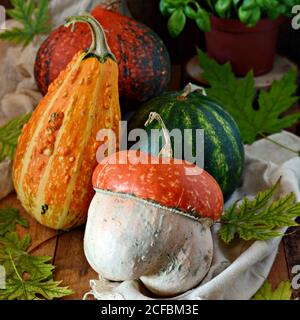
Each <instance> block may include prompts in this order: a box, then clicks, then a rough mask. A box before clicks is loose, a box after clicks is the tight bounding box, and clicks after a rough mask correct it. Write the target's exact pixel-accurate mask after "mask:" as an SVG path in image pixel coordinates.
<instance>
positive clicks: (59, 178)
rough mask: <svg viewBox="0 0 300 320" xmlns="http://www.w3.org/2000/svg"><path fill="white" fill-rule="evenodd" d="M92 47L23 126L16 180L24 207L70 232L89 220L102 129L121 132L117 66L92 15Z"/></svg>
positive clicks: (85, 19) (45, 222) (87, 19)
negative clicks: (99, 132) (92, 180)
mask: <svg viewBox="0 0 300 320" xmlns="http://www.w3.org/2000/svg"><path fill="white" fill-rule="evenodd" d="M78 21H80V22H86V23H88V25H89V27H90V28H91V30H92V34H93V44H92V46H91V48H90V49H89V50H88V51H80V52H78V53H77V54H76V55H75V56H74V58H73V60H72V61H71V62H70V63H69V65H68V66H67V68H66V69H65V70H64V71H63V72H61V73H60V75H59V76H58V78H57V79H56V80H55V81H54V82H53V83H52V84H51V86H50V88H49V91H48V94H47V95H46V96H45V97H44V98H43V99H42V101H41V102H40V104H39V105H38V107H37V108H36V110H35V111H34V112H33V114H32V117H31V119H30V120H29V122H28V123H27V124H26V125H25V126H24V127H23V131H22V134H21V136H20V139H19V143H18V146H17V150H16V154H15V157H14V162H13V182H14V186H15V189H16V192H17V195H18V198H19V200H20V201H21V203H22V205H23V207H24V208H25V209H26V211H27V212H28V213H30V214H31V215H32V216H33V217H34V218H35V219H36V220H37V221H39V222H40V223H41V224H43V225H45V226H48V227H51V228H54V229H69V228H72V227H76V226H78V225H80V224H82V223H84V222H85V220H86V216H87V210H88V206H89V203H90V201H91V199H92V197H93V195H94V191H93V188H92V186H91V183H90V181H91V177H92V173H93V170H94V168H95V167H96V166H97V160H96V151H97V149H98V147H99V145H100V142H98V141H96V135H97V132H98V131H99V130H100V129H102V128H111V129H113V130H114V131H115V132H116V133H117V132H118V130H119V120H120V106H119V98H118V65H117V63H116V61H115V58H114V56H113V55H112V53H111V51H110V49H109V47H108V45H107V43H106V39H105V35H104V32H103V30H102V28H101V26H100V25H99V23H98V22H97V20H95V19H94V18H92V17H91V16H89V15H84V16H79V17H71V18H70V19H69V22H68V24H67V25H69V24H71V23H75V22H78Z"/></svg>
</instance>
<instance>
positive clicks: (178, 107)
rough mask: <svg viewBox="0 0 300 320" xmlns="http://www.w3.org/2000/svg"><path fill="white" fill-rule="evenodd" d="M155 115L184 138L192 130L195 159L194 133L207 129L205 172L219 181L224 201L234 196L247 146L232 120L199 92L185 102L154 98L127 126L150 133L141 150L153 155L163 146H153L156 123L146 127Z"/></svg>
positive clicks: (176, 97) (176, 96)
mask: <svg viewBox="0 0 300 320" xmlns="http://www.w3.org/2000/svg"><path fill="white" fill-rule="evenodd" d="M152 111H155V112H157V113H158V114H159V115H160V116H161V118H162V119H163V121H164V123H165V125H166V127H167V129H168V130H169V131H172V130H173V129H175V128H178V129H180V130H181V131H182V136H183V132H184V129H193V130H192V133H190V134H189V139H188V141H190V144H191V146H190V148H192V150H193V152H192V155H193V156H195V155H196V150H195V148H196V141H195V137H196V131H195V130H196V129H204V169H205V170H206V171H207V172H209V173H210V174H211V175H212V176H213V177H214V178H215V179H216V180H217V181H218V183H219V185H220V187H221V189H222V191H223V194H224V196H225V198H227V197H228V196H229V195H231V194H232V192H233V191H234V190H235V189H236V188H237V186H238V185H239V183H240V179H241V175H242V171H243V166H244V146H243V143H242V139H241V136H240V132H239V129H238V127H237V124H236V123H235V121H234V120H233V119H232V117H231V116H230V115H229V114H228V113H227V112H226V111H225V110H224V109H223V108H222V107H220V106H219V105H218V104H217V103H216V102H215V101H213V100H212V99H210V98H208V97H206V96H204V95H202V94H201V93H200V92H193V93H190V94H189V95H188V96H187V97H185V98H182V92H171V93H167V94H164V95H162V96H160V97H157V98H154V99H152V100H151V101H149V102H147V103H146V104H144V105H143V106H142V107H141V108H140V109H139V110H138V111H137V112H136V113H135V114H134V115H133V117H132V118H131V120H130V121H129V125H128V130H132V129H136V128H143V129H145V130H146V131H147V135H148V141H141V142H140V147H141V150H143V151H148V152H150V153H152V154H153V155H157V153H158V150H159V149H160V148H161V145H160V146H159V147H158V146H156V147H155V146H153V145H151V143H150V142H151V138H150V136H151V129H159V128H160V126H159V124H158V123H156V122H153V123H152V124H151V125H150V126H148V127H145V126H144V124H145V122H146V120H147V119H148V117H149V113H150V112H152ZM173 142H174V141H172V143H173ZM185 143H186V141H185ZM172 147H173V148H174V145H173V146H172ZM182 154H184V153H182ZM182 157H183V156H182ZM185 160H189V159H185Z"/></svg>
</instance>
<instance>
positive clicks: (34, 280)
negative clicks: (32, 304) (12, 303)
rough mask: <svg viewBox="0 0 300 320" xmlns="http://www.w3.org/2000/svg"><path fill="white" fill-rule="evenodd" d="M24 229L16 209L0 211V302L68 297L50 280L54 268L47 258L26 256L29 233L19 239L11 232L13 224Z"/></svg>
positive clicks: (55, 282) (56, 282) (65, 292)
mask: <svg viewBox="0 0 300 320" xmlns="http://www.w3.org/2000/svg"><path fill="white" fill-rule="evenodd" d="M17 223H18V224H20V225H22V226H27V222H26V221H25V220H24V219H21V218H20V216H19V212H18V210H17V209H13V208H5V209H0V227H1V230H2V232H3V234H1V236H0V265H2V266H4V268H5V274H6V288H5V289H0V300H1V299H7V300H14V299H19V300H23V299H26V300H27V299H28V300H33V299H41V298H44V299H49V300H51V299H54V298H61V297H63V296H65V295H69V294H72V293H73V291H72V290H70V289H68V288H66V287H60V283H61V282H59V281H54V280H53V271H54V269H55V266H54V265H52V264H51V263H49V261H50V260H51V257H46V256H32V255H30V254H29V253H28V249H29V247H30V244H31V238H30V236H29V234H26V235H25V236H24V237H23V238H20V237H19V236H18V234H17V233H16V232H15V227H16V224H17Z"/></svg>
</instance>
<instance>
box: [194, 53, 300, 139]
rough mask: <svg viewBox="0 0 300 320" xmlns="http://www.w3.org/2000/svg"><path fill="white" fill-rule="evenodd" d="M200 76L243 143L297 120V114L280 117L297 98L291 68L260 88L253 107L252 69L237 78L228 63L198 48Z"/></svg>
mask: <svg viewBox="0 0 300 320" xmlns="http://www.w3.org/2000/svg"><path fill="white" fill-rule="evenodd" d="M198 56H199V60H200V65H201V67H202V69H203V74H202V75H203V78H204V79H205V80H206V81H208V83H209V85H210V88H208V89H207V90H206V91H207V94H208V96H209V97H211V98H213V99H215V100H216V101H218V102H219V103H220V104H221V105H222V106H223V108H224V109H226V110H227V111H228V112H229V113H230V114H231V116H232V117H233V118H234V119H235V121H236V122H237V124H238V126H239V129H240V131H241V135H242V138H243V140H244V142H245V143H252V142H254V141H255V139H256V138H257V137H258V136H264V135H265V134H272V133H276V132H279V131H281V130H282V129H285V128H287V127H289V126H291V125H293V124H294V123H296V122H297V121H298V120H299V119H300V113H299V112H297V113H294V114H292V115H288V116H284V115H283V114H284V112H285V111H287V110H288V109H289V108H290V107H291V106H293V105H294V103H295V102H296V101H297V99H298V98H297V97H295V96H294V95H295V93H296V90H297V85H296V79H297V71H296V70H294V69H293V70H291V71H290V72H288V73H287V74H286V75H285V76H284V77H283V78H282V79H281V80H279V81H274V82H273V84H272V86H271V88H270V90H269V91H264V90H261V91H260V92H259V95H258V104H259V105H258V108H257V110H256V109H255V108H254V98H255V96H256V89H255V86H254V76H253V73H252V71H251V72H249V73H248V74H247V75H246V76H245V77H244V78H242V79H240V80H237V79H236V78H235V76H234V73H233V72H232V69H231V66H230V64H229V63H226V64H224V65H219V64H218V63H217V62H216V61H215V60H213V59H210V58H209V57H208V56H207V55H206V54H205V53H204V52H203V51H201V50H199V49H198Z"/></svg>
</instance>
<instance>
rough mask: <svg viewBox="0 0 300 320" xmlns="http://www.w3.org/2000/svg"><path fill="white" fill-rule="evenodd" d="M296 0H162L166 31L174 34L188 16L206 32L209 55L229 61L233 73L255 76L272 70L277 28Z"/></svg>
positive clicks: (218, 59) (178, 31)
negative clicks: (166, 23) (165, 17)
mask: <svg viewBox="0 0 300 320" xmlns="http://www.w3.org/2000/svg"><path fill="white" fill-rule="evenodd" d="M296 2H298V1H296V0H161V1H160V11H161V12H162V14H163V15H166V16H169V20H168V30H169V33H170V35H171V36H172V37H177V36H178V35H179V34H180V33H181V32H182V31H183V29H184V27H185V24H186V20H187V18H189V19H192V20H194V21H195V22H196V24H197V26H198V27H199V28H200V29H201V30H202V31H204V32H205V40H206V46H207V52H208V54H209V56H211V57H212V58H214V59H215V60H217V61H218V62H219V63H221V64H223V63H226V62H230V63H231V65H232V68H233V70H234V72H235V74H236V75H238V76H243V75H245V74H246V73H247V72H248V71H249V70H251V69H252V70H253V72H254V75H256V76H257V75H261V74H264V73H267V72H268V71H270V70H271V69H272V66H273V62H274V56H275V49H276V43H277V37H278V30H279V26H280V24H281V22H282V21H283V20H284V17H289V16H290V14H291V13H292V7H293V6H294V5H296Z"/></svg>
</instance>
